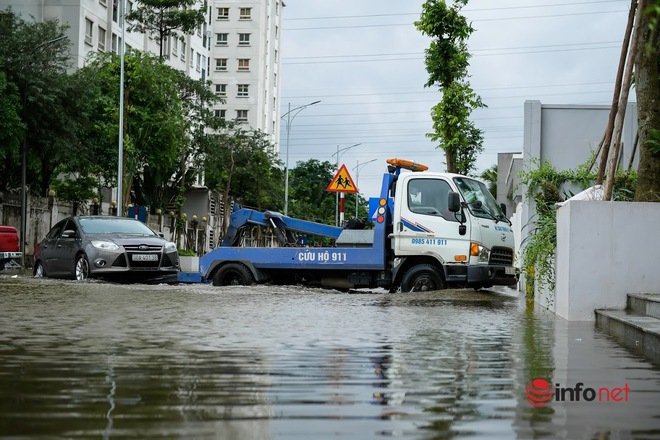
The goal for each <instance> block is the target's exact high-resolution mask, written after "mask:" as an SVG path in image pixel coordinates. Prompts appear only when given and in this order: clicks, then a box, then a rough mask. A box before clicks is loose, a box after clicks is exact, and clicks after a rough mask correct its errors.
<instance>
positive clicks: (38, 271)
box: [34, 261, 46, 278]
mask: <svg viewBox="0 0 660 440" xmlns="http://www.w3.org/2000/svg"><path fill="white" fill-rule="evenodd" d="M45 276H46V269H44V265H43V263H42V262H41V261H37V262H36V263H34V277H35V278H43V277H45Z"/></svg>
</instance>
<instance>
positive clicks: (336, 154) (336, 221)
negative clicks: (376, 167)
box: [333, 142, 362, 226]
mask: <svg viewBox="0 0 660 440" xmlns="http://www.w3.org/2000/svg"><path fill="white" fill-rule="evenodd" d="M359 145H362V143H361V142H360V143H357V144H353V145H351V146H350V147H344V148H341V149H340V148H339V145H337V152H336V153H335V154H333V156H337V171H339V158H340V157H341V155H342V154H344V153H345V152H346V151H348V150H350V149H351V148H354V147H357V146H359ZM339 153H341V154H339ZM341 197H344V193H342V194H341ZM335 226H339V193H336V195H335Z"/></svg>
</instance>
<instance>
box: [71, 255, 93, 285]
mask: <svg viewBox="0 0 660 440" xmlns="http://www.w3.org/2000/svg"><path fill="white" fill-rule="evenodd" d="M74 277H75V279H76V281H84V280H86V279H87V278H89V262H88V261H87V255H85V254H80V255H78V257H76V267H75V271H74Z"/></svg>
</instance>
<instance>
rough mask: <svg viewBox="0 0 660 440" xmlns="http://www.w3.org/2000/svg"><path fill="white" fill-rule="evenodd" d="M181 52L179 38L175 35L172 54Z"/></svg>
mask: <svg viewBox="0 0 660 440" xmlns="http://www.w3.org/2000/svg"><path fill="white" fill-rule="evenodd" d="M178 54H179V39H178V38H176V37H174V38H173V41H172V55H174V56H176V55H178Z"/></svg>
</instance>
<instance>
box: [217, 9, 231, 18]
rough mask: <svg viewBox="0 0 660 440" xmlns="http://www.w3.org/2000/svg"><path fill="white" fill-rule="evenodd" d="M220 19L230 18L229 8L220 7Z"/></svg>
mask: <svg viewBox="0 0 660 440" xmlns="http://www.w3.org/2000/svg"><path fill="white" fill-rule="evenodd" d="M217 19H218V20H229V8H218V17H217Z"/></svg>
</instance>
